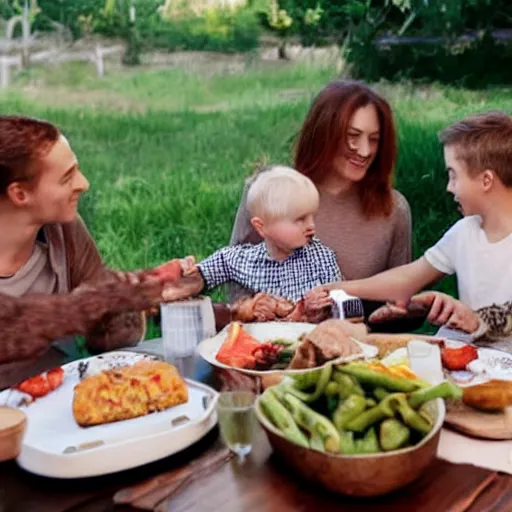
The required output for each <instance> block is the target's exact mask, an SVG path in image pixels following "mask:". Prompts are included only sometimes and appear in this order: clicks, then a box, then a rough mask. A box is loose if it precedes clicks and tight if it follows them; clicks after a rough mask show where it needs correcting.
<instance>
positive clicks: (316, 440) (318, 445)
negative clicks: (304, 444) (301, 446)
mask: <svg viewBox="0 0 512 512" xmlns="http://www.w3.org/2000/svg"><path fill="white" fill-rule="evenodd" d="M309 447H310V448H312V449H313V450H317V451H319V452H324V453H325V447H324V441H323V439H322V438H321V437H320V436H319V435H318V434H313V435H312V436H311V439H310V441H309Z"/></svg>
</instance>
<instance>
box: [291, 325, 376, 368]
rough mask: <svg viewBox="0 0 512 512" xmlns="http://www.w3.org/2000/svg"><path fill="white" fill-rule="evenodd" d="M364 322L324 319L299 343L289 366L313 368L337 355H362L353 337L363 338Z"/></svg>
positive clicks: (364, 334) (365, 332) (364, 331)
mask: <svg viewBox="0 0 512 512" xmlns="http://www.w3.org/2000/svg"><path fill="white" fill-rule="evenodd" d="M366 334H367V331H366V327H365V326H364V324H352V323H350V322H347V321H346V320H335V319H331V320H326V321H325V322H322V323H321V324H319V325H318V326H317V327H315V328H314V329H313V330H312V331H311V332H310V333H308V334H306V336H305V337H304V340H303V341H302V342H301V343H300V344H299V346H298V347H297V350H296V352H295V356H294V357H293V359H292V361H291V363H290V368H297V369H298V368H315V367H316V366H321V365H322V364H324V363H325V362H326V361H330V360H331V359H335V358H338V357H349V356H353V355H362V354H363V350H362V349H361V347H360V346H359V345H358V344H357V343H356V342H355V341H354V339H364V337H365V336H366Z"/></svg>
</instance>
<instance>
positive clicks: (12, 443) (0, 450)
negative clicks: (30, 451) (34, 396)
mask: <svg viewBox="0 0 512 512" xmlns="http://www.w3.org/2000/svg"><path fill="white" fill-rule="evenodd" d="M26 425H27V418H26V416H25V413H24V412H23V411H20V410H19V409H14V408H12V407H0V462H2V461H4V460H10V459H15V458H16V457H18V455H19V454H20V451H21V443H22V441H23V435H24V434H25V427H26Z"/></svg>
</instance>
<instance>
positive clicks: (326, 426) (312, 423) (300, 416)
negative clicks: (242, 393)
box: [270, 388, 340, 453]
mask: <svg viewBox="0 0 512 512" xmlns="http://www.w3.org/2000/svg"><path fill="white" fill-rule="evenodd" d="M270 389H272V388H270ZM284 404H285V406H286V407H287V408H288V410H289V411H290V412H291V413H292V417H293V419H294V420H295V422H296V423H297V424H298V425H299V426H301V427H302V428H304V429H305V430H307V431H308V432H309V433H310V435H311V437H313V436H316V435H318V436H320V437H321V439H322V441H323V443H324V448H325V451H327V452H331V453H337V452H339V450H340V436H339V434H338V431H337V430H336V427H335V426H334V425H333V424H332V423H331V422H330V421H329V420H328V419H327V418H326V417H325V416H322V415H321V414H318V413H317V412H316V411H314V410H313V409H311V408H310V407H308V406H307V405H306V404H304V403H302V402H301V401H300V400H299V399H298V398H297V397H296V396H294V395H292V394H290V393H285V394H284Z"/></svg>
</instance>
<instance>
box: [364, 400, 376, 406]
mask: <svg viewBox="0 0 512 512" xmlns="http://www.w3.org/2000/svg"><path fill="white" fill-rule="evenodd" d="M376 405H377V402H376V401H375V400H374V399H373V398H367V399H366V407H375V406H376Z"/></svg>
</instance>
